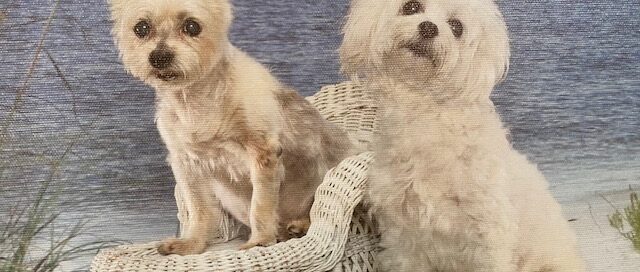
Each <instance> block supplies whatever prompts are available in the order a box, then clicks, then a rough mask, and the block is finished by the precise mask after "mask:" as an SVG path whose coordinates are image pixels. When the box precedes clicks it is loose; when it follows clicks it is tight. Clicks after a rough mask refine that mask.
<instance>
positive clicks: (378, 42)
mask: <svg viewBox="0 0 640 272" xmlns="http://www.w3.org/2000/svg"><path fill="white" fill-rule="evenodd" d="M386 5H387V3H386V1H378V0H373V1H371V0H352V2H351V8H350V10H349V15H348V16H347V22H346V23H345V25H344V27H343V30H342V32H343V34H344V36H343V40H342V45H341V46H340V62H341V64H342V72H343V73H344V74H345V75H347V76H349V77H351V78H356V77H357V76H358V75H360V74H361V73H363V72H364V71H362V70H361V69H364V68H365V67H369V68H370V67H375V66H376V65H375V64H376V62H379V61H380V60H381V57H382V56H381V55H382V54H383V51H384V48H385V46H387V45H388V46H390V42H391V41H390V40H388V39H386V37H382V36H384V34H382V32H383V31H385V30H386V29H387V28H388V27H389V26H388V25H385V21H386V17H385V15H384V10H385V9H384V8H385V6H386Z"/></svg>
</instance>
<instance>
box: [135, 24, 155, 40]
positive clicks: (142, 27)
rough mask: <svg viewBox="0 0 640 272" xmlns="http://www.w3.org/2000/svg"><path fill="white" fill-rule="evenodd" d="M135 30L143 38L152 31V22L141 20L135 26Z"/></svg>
mask: <svg viewBox="0 0 640 272" xmlns="http://www.w3.org/2000/svg"><path fill="white" fill-rule="evenodd" d="M133 32H134V33H136V36H138V38H140V39H143V38H145V37H147V36H149V34H150V33H151V24H149V22H147V21H140V22H138V23H137V24H136V25H135V26H134V27H133Z"/></svg>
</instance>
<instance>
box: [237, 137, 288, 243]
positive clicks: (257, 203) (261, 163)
mask: <svg viewBox="0 0 640 272" xmlns="http://www.w3.org/2000/svg"><path fill="white" fill-rule="evenodd" d="M269 146H272V145H267V144H265V145H261V146H258V147H256V146H250V147H249V148H250V149H251V150H250V154H251V155H254V156H253V159H254V160H253V162H252V166H251V185H252V186H253V193H252V196H251V210H250V211H249V221H250V224H251V226H250V227H251V237H250V238H249V241H247V242H246V243H245V244H244V245H242V246H241V247H240V249H249V248H252V247H254V246H270V245H274V244H275V243H276V242H277V240H276V235H277V232H278V212H277V211H278V199H279V195H280V194H279V191H280V182H281V181H282V178H283V176H284V167H283V165H282V163H281V161H280V158H279V154H278V153H279V152H278V151H277V148H269ZM265 147H266V148H265Z"/></svg>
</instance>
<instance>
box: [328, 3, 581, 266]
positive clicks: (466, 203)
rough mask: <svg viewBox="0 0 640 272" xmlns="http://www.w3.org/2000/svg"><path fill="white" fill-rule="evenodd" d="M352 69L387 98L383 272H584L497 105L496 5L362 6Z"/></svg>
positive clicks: (378, 205) (382, 139)
mask: <svg viewBox="0 0 640 272" xmlns="http://www.w3.org/2000/svg"><path fill="white" fill-rule="evenodd" d="M344 35H345V36H344V42H343V44H342V47H341V49H340V54H341V55H340V56H341V60H342V63H343V70H344V71H345V72H346V73H348V74H349V75H351V76H354V77H356V78H361V79H363V80H364V82H365V84H366V85H367V87H368V88H369V89H371V90H373V91H374V94H376V95H377V97H378V98H379V103H380V107H381V112H380V119H381V120H380V128H379V129H380V133H379V136H378V138H377V141H376V145H375V146H376V150H375V151H376V162H375V167H373V168H374V171H373V173H372V174H371V180H370V189H369V201H370V202H371V205H372V211H373V214H374V215H375V216H376V218H377V219H378V221H379V223H380V228H381V231H382V247H383V251H382V252H381V253H380V256H379V260H380V264H381V265H382V267H383V268H384V269H385V270H386V271H412V272H413V271H438V272H443V271H446V272H454V271H455V272H461V271H469V272H472V271H475V272H479V271H486V272H513V271H526V272H556V271H583V270H584V267H583V264H582V260H581V258H580V257H579V256H578V254H577V252H576V248H575V241H574V239H575V238H574V235H573V233H572V231H571V230H570V228H569V226H568V223H567V221H566V220H565V219H563V216H562V214H561V209H560V206H559V205H558V203H557V202H556V201H555V200H554V199H553V197H552V196H551V194H550V192H549V191H548V188H547V187H548V185H547V182H546V181H545V179H544V177H543V176H542V175H541V173H540V172H539V171H538V170H537V169H536V167H535V166H534V165H532V164H531V163H529V162H528V161H527V159H526V158H525V157H524V156H523V155H521V154H519V153H518V152H517V151H515V150H514V149H513V148H512V146H511V144H510V143H509V141H508V139H507V131H506V130H505V129H504V127H503V125H502V123H501V121H500V117H499V116H498V114H497V113H496V110H495V108H494V105H493V104H492V102H491V101H490V99H489V94H490V93H491V91H492V89H493V88H494V86H495V85H496V84H497V83H498V82H499V81H500V80H501V79H502V78H503V76H504V75H505V73H506V71H507V67H508V62H509V41H508V34H507V29H506V26H505V23H504V22H503V19H502V16H501V14H500V12H499V10H498V8H497V6H496V4H495V3H494V2H493V1H492V0H390V1H381V0H354V1H353V2H352V6H351V10H350V14H349V17H348V21H347V23H346V25H345V29H344Z"/></svg>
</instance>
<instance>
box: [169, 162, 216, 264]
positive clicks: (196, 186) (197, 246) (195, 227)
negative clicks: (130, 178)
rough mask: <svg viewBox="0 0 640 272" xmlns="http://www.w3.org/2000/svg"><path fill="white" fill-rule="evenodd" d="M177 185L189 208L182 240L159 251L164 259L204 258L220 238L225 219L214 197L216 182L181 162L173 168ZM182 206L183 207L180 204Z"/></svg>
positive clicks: (170, 241)
mask: <svg viewBox="0 0 640 272" xmlns="http://www.w3.org/2000/svg"><path fill="white" fill-rule="evenodd" d="M171 168H172V170H173V174H174V176H175V179H176V183H177V186H176V187H177V188H176V189H177V190H182V192H180V193H181V194H182V197H183V199H182V200H183V201H184V203H183V205H184V208H186V210H185V211H181V212H183V213H186V216H183V218H182V219H183V220H184V222H181V226H182V229H181V234H180V238H179V239H167V240H165V241H163V242H162V243H161V244H160V246H159V247H158V252H159V253H160V254H162V255H169V254H178V255H191V254H200V253H203V252H204V251H205V249H206V248H207V243H208V242H209V241H211V240H213V238H217V237H218V236H219V235H220V231H219V227H220V220H221V219H222V216H223V210H222V206H221V204H220V201H219V200H218V198H217V197H216V196H215V194H214V190H213V184H212V183H213V182H214V181H213V180H212V179H209V178H205V177H204V176H202V175H197V174H194V173H192V172H191V171H189V169H188V168H187V167H185V166H184V165H181V164H180V162H174V163H172V164H171ZM178 205H180V204H178Z"/></svg>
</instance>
